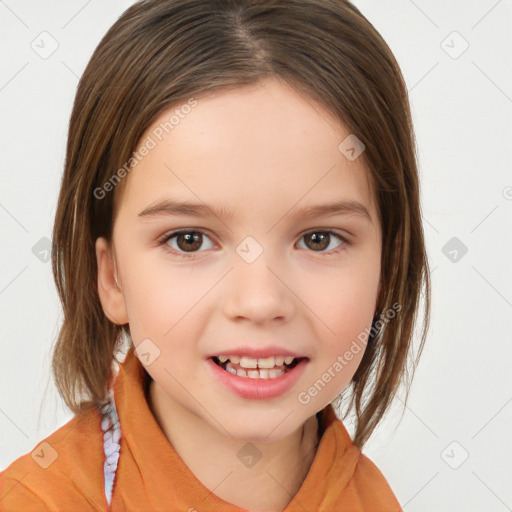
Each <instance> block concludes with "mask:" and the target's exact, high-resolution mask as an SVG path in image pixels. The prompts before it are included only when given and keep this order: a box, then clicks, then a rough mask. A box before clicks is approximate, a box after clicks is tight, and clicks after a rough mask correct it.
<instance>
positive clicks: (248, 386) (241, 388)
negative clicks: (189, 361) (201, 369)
mask: <svg viewBox="0 0 512 512" xmlns="http://www.w3.org/2000/svg"><path fill="white" fill-rule="evenodd" d="M207 362H208V365H209V366H210V368H211V369H212V371H213V373H214V375H215V377H217V378H218V379H219V380H220V381H221V382H222V383H223V384H224V385H225V386H226V387H228V388H229V389H230V390H231V391H234V392H235V393H237V394H238V395H240V396H241V397H242V398H250V399H252V400H265V399H267V398H274V397H276V396H279V395H282V394H283V393H285V392H286V391H288V390H289V389H290V388H291V387H292V386H293V385H294V384H295V383H296V382H297V380H298V379H299V378H300V376H301V375H302V373H303V372H304V369H305V368H306V365H307V363H308V359H302V360H301V361H299V363H298V364H297V365H295V366H294V367H293V368H292V369H291V370H288V371H287V372H286V373H285V374H284V375H280V376H279V377H275V378H274V379H250V378H249V377H239V376H238V375H233V374H232V373H229V372H228V371H226V370H223V369H222V368H221V367H220V366H219V365H217V364H215V363H214V362H213V360H212V359H208V361H207Z"/></svg>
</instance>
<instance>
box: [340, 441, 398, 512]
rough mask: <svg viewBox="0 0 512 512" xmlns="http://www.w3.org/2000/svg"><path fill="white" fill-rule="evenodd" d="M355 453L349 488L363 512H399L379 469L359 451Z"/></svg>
mask: <svg viewBox="0 0 512 512" xmlns="http://www.w3.org/2000/svg"><path fill="white" fill-rule="evenodd" d="M354 448H355V447H354ZM357 451H358V460H357V465H356V467H355V471H354V474H353V476H352V479H351V481H350V485H349V486H350V487H352V490H353V491H354V493H355V494H356V495H357V496H358V499H359V501H360V502H361V504H362V506H363V507H362V508H363V510H372V511H375V512H377V511H378V512H399V511H401V510H402V508H401V506H400V504H399V502H398V500H397V498H396V497H395V495H394V493H393V491H392V489H391V487H390V485H389V483H388V482H387V480H386V478H385V477H384V475H383V474H382V473H381V471H380V470H379V468H378V467H377V466H376V465H375V464H374V463H373V462H372V461H371V460H370V459H369V458H368V457H367V456H366V455H364V454H363V453H362V452H361V451H360V450H359V449H358V450H357Z"/></svg>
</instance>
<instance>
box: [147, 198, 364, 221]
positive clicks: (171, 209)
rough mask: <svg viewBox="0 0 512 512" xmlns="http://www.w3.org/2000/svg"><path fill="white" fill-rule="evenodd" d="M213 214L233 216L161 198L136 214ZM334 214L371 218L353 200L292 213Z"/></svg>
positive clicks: (304, 215)
mask: <svg viewBox="0 0 512 512" xmlns="http://www.w3.org/2000/svg"><path fill="white" fill-rule="evenodd" d="M211 215H214V216H215V217H219V218H228V219H232V218H233V217H234V216H235V212H234V211H233V210H229V209H227V208H225V207H220V208H216V207H215V206H210V205H207V204H205V203H191V202H187V201H171V200H169V199H163V200H161V201H158V202H157V203H154V204H152V205H149V206H147V207H146V208H144V210H142V211H141V212H140V213H139V214H138V216H139V217H142V218H155V217H170V216H182V217H185V216H189V217H209V216H211ZM334 215H358V216H360V217H364V218H366V219H368V220H369V221H370V222H373V221H372V218H371V216H370V213H369V212H368V210H367V208H366V206H364V205H363V204H362V203H360V202H358V201H354V200H343V201H336V202H333V203H326V204H319V205H312V206H305V207H303V208H300V209H298V210H296V211H295V212H294V213H293V217H294V218H299V217H300V218H305V219H310V218H315V217H325V216H334Z"/></svg>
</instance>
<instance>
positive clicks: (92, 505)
mask: <svg viewBox="0 0 512 512" xmlns="http://www.w3.org/2000/svg"><path fill="white" fill-rule="evenodd" d="M100 422H101V416H100V414H99V412H98V411H96V410H95V409H89V410H87V411H86V412H84V413H83V414H81V415H79V416H74V417H73V418H72V419H71V420H70V421H68V422H67V423H66V424H65V425H63V426H62V427H61V428H59V429H58V430H56V431H55V432H53V433H52V434H50V435H49V436H48V437H46V438H45V439H43V440H42V441H41V442H39V443H38V444H37V445H36V446H35V447H34V449H33V450H32V451H30V452H29V453H26V454H25V455H22V456H21V457H19V458H18V459H16V460H15V461H14V462H12V463H11V464H10V465H9V466H8V467H7V468H6V469H5V470H4V471H2V472H1V473H0V510H2V511H5V512H10V511H27V512H28V511H43V510H44V511H49V510H52V511H53V510H55V511H57V510H58V511H64V510H75V511H77V510H81V511H88V510H91V511H92V510H98V509H103V508H104V507H105V503H104V499H105V498H104V495H103V432H102V430H101V424H100Z"/></svg>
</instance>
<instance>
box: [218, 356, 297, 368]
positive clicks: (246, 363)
mask: <svg viewBox="0 0 512 512" xmlns="http://www.w3.org/2000/svg"><path fill="white" fill-rule="evenodd" d="M217 359H218V360H219V361H220V362H221V363H225V362H226V361H227V360H228V359H229V360H230V361H231V362H232V363H233V364H238V363H240V366H241V367H242V368H274V366H282V365H283V363H286V364H291V363H292V361H293V360H294V357H292V356H287V357H284V356H276V357H274V356H270V357H265V358H262V359H253V358H252V357H245V356H242V357H239V356H224V355H222V356H217Z"/></svg>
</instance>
